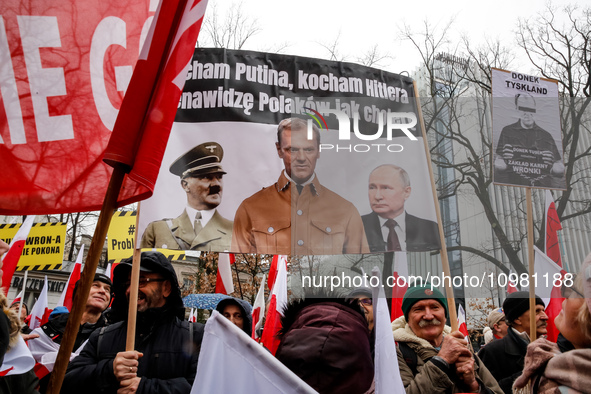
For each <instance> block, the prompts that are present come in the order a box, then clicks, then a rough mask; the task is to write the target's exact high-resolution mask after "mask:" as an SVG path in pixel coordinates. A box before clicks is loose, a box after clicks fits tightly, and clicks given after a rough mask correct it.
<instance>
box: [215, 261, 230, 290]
mask: <svg viewBox="0 0 591 394" xmlns="http://www.w3.org/2000/svg"><path fill="white" fill-rule="evenodd" d="M230 260H232V261H230ZM234 262H235V260H234V255H233V254H231V253H220V254H219V256H218V276H217V279H216V281H215V292H216V293H220V294H230V293H233V292H234V282H233V281H232V268H231V267H230V264H231V263H234Z"/></svg>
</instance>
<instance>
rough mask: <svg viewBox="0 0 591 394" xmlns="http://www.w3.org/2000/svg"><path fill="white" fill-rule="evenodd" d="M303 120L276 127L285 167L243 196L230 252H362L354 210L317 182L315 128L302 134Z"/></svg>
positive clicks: (366, 249)
mask: <svg viewBox="0 0 591 394" xmlns="http://www.w3.org/2000/svg"><path fill="white" fill-rule="evenodd" d="M307 127H308V126H307V123H306V121H304V120H302V119H298V118H288V119H284V120H283V121H281V123H279V127H278V129H277V143H276V144H275V145H276V147H277V154H278V155H279V157H280V158H281V159H282V160H283V164H284V166H285V170H284V171H282V172H281V175H280V176H279V180H278V181H277V182H276V183H275V184H274V185H271V186H269V187H266V188H264V189H262V190H261V191H259V192H257V193H255V194H254V195H252V196H250V197H249V198H247V199H245V200H244V201H243V202H242V204H240V206H239V207H238V210H237V211H236V216H235V218H234V231H233V233H232V249H231V250H232V251H233V252H238V253H265V254H296V255H309V254H318V255H323V254H343V253H368V252H369V247H368V245H367V240H366V238H365V232H364V230H363V223H362V222H361V217H360V216H359V212H358V211H357V209H356V208H355V206H353V204H351V203H350V202H349V201H347V200H345V199H344V198H342V197H341V196H339V195H338V194H336V193H334V192H332V191H330V190H329V189H327V188H326V187H324V186H322V185H321V184H320V181H319V180H318V176H317V175H316V174H315V172H314V171H315V168H316V161H317V160H318V158H319V157H320V132H319V130H318V128H317V127H316V126H315V125H313V126H312V128H313V131H314V136H313V138H312V139H308V138H307Z"/></svg>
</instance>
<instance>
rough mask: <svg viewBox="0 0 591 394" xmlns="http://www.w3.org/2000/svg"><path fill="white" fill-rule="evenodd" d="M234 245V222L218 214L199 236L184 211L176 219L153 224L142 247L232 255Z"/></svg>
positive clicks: (148, 229) (147, 229) (144, 236)
mask: <svg viewBox="0 0 591 394" xmlns="http://www.w3.org/2000/svg"><path fill="white" fill-rule="evenodd" d="M231 242H232V221H230V220H228V219H225V218H223V217H222V215H220V214H219V213H218V212H217V211H216V212H215V213H214V215H213V217H212V218H211V220H210V221H209V222H207V224H206V225H205V227H203V229H202V230H201V231H199V233H198V234H197V235H196V234H195V231H194V229H193V225H192V224H191V220H190V219H189V215H187V211H186V210H184V211H183V213H182V215H181V216H179V217H177V218H176V219H163V220H158V221H155V222H152V223H150V224H149V225H148V227H147V228H146V231H144V235H143V236H142V242H141V245H140V247H142V248H162V249H180V250H203V251H208V252H209V251H218V252H219V251H229V250H230V245H231Z"/></svg>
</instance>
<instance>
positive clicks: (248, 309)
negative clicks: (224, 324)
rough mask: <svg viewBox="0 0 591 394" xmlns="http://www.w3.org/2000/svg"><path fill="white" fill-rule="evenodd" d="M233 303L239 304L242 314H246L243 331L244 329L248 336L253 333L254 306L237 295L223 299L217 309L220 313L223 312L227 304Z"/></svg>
mask: <svg viewBox="0 0 591 394" xmlns="http://www.w3.org/2000/svg"><path fill="white" fill-rule="evenodd" d="M229 304H233V305H236V306H238V308H240V310H241V311H242V316H244V321H243V324H242V331H244V332H245V333H246V334H247V335H248V336H251V334H252V306H251V305H250V304H249V303H248V302H247V301H244V300H242V299H240V298H235V297H228V298H224V299H223V300H221V301H220V302H219V303H218V304H217V306H216V307H215V310H216V311H218V312H219V313H220V314H223V311H224V308H225V307H226V305H229Z"/></svg>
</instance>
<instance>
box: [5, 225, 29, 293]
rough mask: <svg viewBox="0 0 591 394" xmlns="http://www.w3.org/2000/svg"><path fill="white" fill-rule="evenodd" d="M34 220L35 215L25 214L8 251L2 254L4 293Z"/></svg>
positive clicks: (8, 285)
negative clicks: (25, 216)
mask: <svg viewBox="0 0 591 394" xmlns="http://www.w3.org/2000/svg"><path fill="white" fill-rule="evenodd" d="M34 220H35V215H29V216H27V218H26V219H25V221H24V222H23V224H21V226H20V228H19V229H18V231H17V232H16V234H15V236H14V238H13V239H12V241H11V242H10V245H9V249H8V252H6V255H4V258H3V259H2V290H4V294H8V289H9V288H10V283H11V282H12V276H13V275H14V271H16V266H17V265H18V261H19V260H20V258H21V254H22V252H23V248H24V247H25V243H26V241H27V237H28V236H29V232H30V231H31V227H33V221H34Z"/></svg>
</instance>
